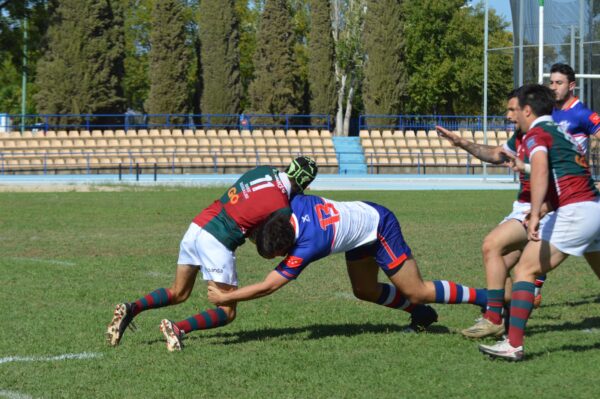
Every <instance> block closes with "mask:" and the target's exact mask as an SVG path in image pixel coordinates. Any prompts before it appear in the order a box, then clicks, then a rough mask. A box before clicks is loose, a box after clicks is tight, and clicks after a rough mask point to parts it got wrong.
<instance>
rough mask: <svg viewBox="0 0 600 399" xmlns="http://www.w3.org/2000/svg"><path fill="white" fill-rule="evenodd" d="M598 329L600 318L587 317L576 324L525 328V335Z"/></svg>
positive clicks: (568, 323)
mask: <svg viewBox="0 0 600 399" xmlns="http://www.w3.org/2000/svg"><path fill="white" fill-rule="evenodd" d="M591 329H600V317H588V318H586V319H583V320H582V321H580V322H578V323H572V322H566V323H563V324H547V325H536V326H530V327H527V332H526V335H535V334H541V333H545V332H550V331H581V330H591Z"/></svg>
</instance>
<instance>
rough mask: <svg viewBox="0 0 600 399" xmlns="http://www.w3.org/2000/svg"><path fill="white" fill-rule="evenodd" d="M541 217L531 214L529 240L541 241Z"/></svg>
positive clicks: (528, 226) (528, 227) (528, 224)
mask: <svg viewBox="0 0 600 399" xmlns="http://www.w3.org/2000/svg"><path fill="white" fill-rule="evenodd" d="M539 229H540V217H539V216H538V215H533V214H529V222H528V223H527V239H528V240H530V241H539V240H540V231H539Z"/></svg>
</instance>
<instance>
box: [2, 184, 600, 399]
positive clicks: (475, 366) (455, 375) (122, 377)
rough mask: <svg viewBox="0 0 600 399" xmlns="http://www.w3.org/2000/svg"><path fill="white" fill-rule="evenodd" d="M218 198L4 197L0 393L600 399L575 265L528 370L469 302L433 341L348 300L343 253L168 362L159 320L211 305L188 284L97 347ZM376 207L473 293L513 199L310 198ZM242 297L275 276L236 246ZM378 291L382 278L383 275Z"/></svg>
mask: <svg viewBox="0 0 600 399" xmlns="http://www.w3.org/2000/svg"><path fill="white" fill-rule="evenodd" d="M221 191H222V189H214V188H211V189H201V188H197V189H152V190H134V189H124V191H117V192H88V193H78V192H67V193H1V194H0V285H1V287H2V288H1V290H0V318H1V320H2V323H3V326H2V329H1V331H2V334H1V336H0V397H2V396H5V397H9V398H17V397H18V398H27V397H33V398H96V397H97V398H100V397H101V398H167V397H177V398H392V397H393V398H442V397H443V398H454V397H476V398H492V397H493V398H499V397H515V398H516V397H525V398H526V397H536V396H540V397H544V398H551V397H556V398H565V397H569V398H576V397H581V398H584V397H586V398H589V397H598V395H599V394H600V384H599V383H598V366H599V365H600V316H598V315H599V314H600V284H599V283H598V281H597V279H596V278H595V277H594V275H593V273H592V272H591V270H589V268H588V267H587V265H586V264H585V262H583V261H582V260H581V259H575V258H573V259H569V260H567V262H566V263H565V264H563V265H562V266H561V267H560V268H559V269H558V270H556V271H555V272H554V273H552V274H551V275H550V276H549V279H548V281H547V283H546V286H545V288H544V302H543V305H542V307H541V308H540V309H539V310H538V311H536V312H535V314H534V315H533V317H532V319H531V321H530V323H529V325H528V327H529V328H528V337H527V340H526V354H527V360H526V361H524V362H521V363H516V364H513V363H506V362H502V361H491V360H489V359H487V358H485V357H483V356H482V355H481V354H480V353H479V352H478V351H477V343H476V342H475V341H470V340H467V339H465V338H463V337H462V336H461V335H460V334H459V333H458V330H460V329H461V328H464V327H466V326H469V325H471V324H472V323H473V321H474V319H475V318H476V317H477V316H478V310H477V308H476V307H474V306H470V305H435V307H436V309H437V310H438V313H439V315H440V320H439V323H437V324H436V325H435V327H433V328H432V329H431V331H430V332H429V333H425V334H419V335H412V334H405V333H402V330H403V328H404V327H405V326H406V325H407V324H408V315H407V314H406V313H404V312H400V311H395V310H391V309H387V308H383V307H380V306H376V305H373V304H369V303H364V302H359V301H357V300H355V299H354V298H353V296H352V294H351V290H350V284H349V281H348V277H347V276H346V271H345V265H344V261H343V255H335V256H331V257H329V258H326V259H324V260H321V261H319V262H317V263H315V264H313V265H311V266H309V267H308V268H307V270H306V271H305V272H304V273H303V274H302V276H301V278H300V279H299V280H298V281H296V282H293V283H291V284H289V285H287V286H286V287H284V288H283V289H282V290H281V291H279V292H277V293H275V294H274V295H272V296H270V297H267V298H263V299H259V300H256V301H253V302H246V303H242V304H240V305H239V307H238V318H237V320H236V321H235V322H234V323H233V324H231V325H229V326H226V327H224V328H221V329H216V330H209V331H204V332H196V333H192V334H190V335H189V336H188V337H189V338H188V339H187V340H186V348H185V350H184V351H183V352H181V353H168V352H167V351H166V348H165V345H164V343H163V341H162V339H161V338H162V335H161V334H160V332H159V330H158V323H159V321H160V320H161V319H162V318H170V319H174V320H180V319H183V318H185V317H188V316H190V315H192V314H194V313H196V312H197V311H198V310H201V309H204V308H206V307H207V306H208V301H207V300H206V285H205V284H204V283H203V282H202V281H201V280H198V282H197V284H196V289H195V291H194V293H193V295H192V297H191V298H190V300H188V301H187V302H186V303H184V304H182V305H180V306H176V307H171V308H163V309H158V310H155V311H149V312H146V313H143V314H141V315H140V317H139V318H138V319H137V325H138V327H139V330H138V331H137V332H136V333H131V332H127V334H126V335H125V337H124V339H123V341H122V344H121V346H120V347H118V348H110V347H108V346H107V345H106V343H105V341H104V332H105V328H106V324H107V323H108V322H109V320H110V318H111V313H112V309H113V307H114V305H115V304H116V303H118V302H121V301H124V300H134V299H137V298H138V297H140V296H142V295H144V294H146V293H148V292H149V291H151V290H153V289H155V288H159V287H167V286H169V285H170V283H171V279H172V276H173V272H174V269H175V263H176V260H177V254H178V245H179V240H180V239H181V237H182V235H183V233H184V232H185V230H186V228H187V226H188V224H189V222H190V221H191V219H192V217H193V216H195V215H196V213H197V212H199V211H200V210H201V209H202V208H203V207H205V206H206V205H208V204H209V203H210V202H211V201H212V200H213V199H214V198H216V197H217V196H219V195H220V194H221ZM315 194H319V195H324V196H327V197H330V198H333V199H337V200H351V199H365V200H371V201H375V202H379V203H382V204H385V205H386V206H388V207H389V208H391V209H392V210H393V211H394V212H395V213H396V215H397V216H398V218H399V220H400V222H401V224H402V228H403V232H404V234H405V237H406V238H407V241H408V243H409V245H410V246H411V247H412V249H413V252H414V254H415V257H416V259H417V261H418V263H419V266H420V268H421V272H422V274H423V276H424V277H425V278H429V279H432V278H433V279H452V280H454V281H457V282H460V283H463V284H467V285H470V286H474V287H480V286H482V285H483V284H484V283H485V277H484V273H483V268H482V265H481V256H480V252H479V247H480V244H481V241H482V239H483V237H484V235H485V234H486V232H488V231H489V230H490V229H492V228H493V227H494V225H495V224H496V223H497V222H498V221H499V220H501V218H502V217H503V216H504V215H505V214H507V213H508V212H509V210H510V206H511V202H512V200H513V198H514V195H515V193H513V192H498V191H494V192H491V191H471V192H441V191H428V192H318V193H317V192H315ZM237 258H238V273H239V276H240V281H241V284H242V285H244V284H248V283H252V282H255V281H258V280H259V279H262V278H263V277H264V275H266V274H267V273H268V272H269V271H270V270H272V268H273V267H274V266H275V262H274V261H271V262H269V261H265V260H263V259H261V258H260V257H259V256H258V255H257V254H256V252H255V249H254V247H253V245H252V244H246V245H244V246H243V247H241V248H240V249H239V250H238V253H237ZM380 278H381V279H384V278H385V277H384V276H383V275H382V276H381V277H380Z"/></svg>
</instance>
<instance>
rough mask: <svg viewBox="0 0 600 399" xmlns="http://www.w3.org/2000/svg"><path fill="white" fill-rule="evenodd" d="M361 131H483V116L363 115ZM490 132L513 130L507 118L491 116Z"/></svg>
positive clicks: (360, 121) (489, 121)
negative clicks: (438, 129)
mask: <svg viewBox="0 0 600 399" xmlns="http://www.w3.org/2000/svg"><path fill="white" fill-rule="evenodd" d="M358 124H359V129H360V130H367V129H380V130H382V129H390V130H432V129H435V126H436V125H440V126H444V127H445V128H447V129H450V130H459V129H468V130H483V116H478V115H361V116H360V117H359V120H358ZM487 124H488V126H487V128H488V129H489V130H509V129H513V124H512V123H510V122H509V121H508V120H507V119H506V117H504V116H501V115H491V116H488V117H487Z"/></svg>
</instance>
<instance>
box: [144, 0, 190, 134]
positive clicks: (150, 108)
mask: <svg viewBox="0 0 600 399" xmlns="http://www.w3.org/2000/svg"><path fill="white" fill-rule="evenodd" d="M184 14H185V9H184V4H183V3H182V1H181V0H160V1H156V2H155V3H154V7H153V9H152V23H151V29H152V31H151V33H150V45H151V49H150V65H149V75H150V76H149V77H150V92H149V94H148V99H147V100H146V104H145V108H146V111H147V112H148V113H149V114H187V113H189V112H190V111H191V109H192V108H191V106H190V103H191V101H190V97H191V95H190V94H191V93H190V90H189V84H188V74H189V72H190V62H191V61H192V54H191V51H190V48H189V47H188V46H187V45H186V39H187V31H186V25H185V21H186V19H185V15H184ZM152 121H153V122H156V123H161V122H164V118H160V117H156V118H153V120H152ZM172 121H173V122H178V123H181V122H183V121H184V118H173V119H172Z"/></svg>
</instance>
